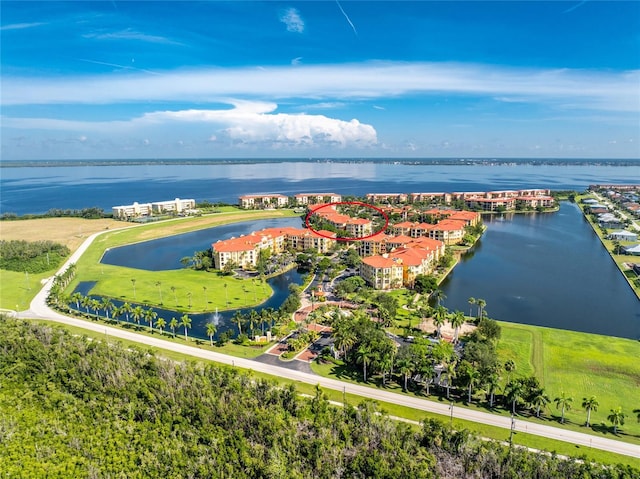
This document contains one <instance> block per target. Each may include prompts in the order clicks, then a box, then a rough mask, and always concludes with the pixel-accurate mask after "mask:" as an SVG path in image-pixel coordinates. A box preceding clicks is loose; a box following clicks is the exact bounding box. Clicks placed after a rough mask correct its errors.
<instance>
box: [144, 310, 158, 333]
mask: <svg viewBox="0 0 640 479" xmlns="http://www.w3.org/2000/svg"><path fill="white" fill-rule="evenodd" d="M157 317H158V313H156V312H155V311H154V310H153V309H147V310H146V311H145V312H144V320H145V321H146V322H147V323H149V330H150V331H152V330H153V320H154V319H156V318H157Z"/></svg>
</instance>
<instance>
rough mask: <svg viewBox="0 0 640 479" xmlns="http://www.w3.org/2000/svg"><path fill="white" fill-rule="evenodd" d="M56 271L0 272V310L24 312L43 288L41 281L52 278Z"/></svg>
mask: <svg viewBox="0 0 640 479" xmlns="http://www.w3.org/2000/svg"><path fill="white" fill-rule="evenodd" d="M54 273H55V271H49V272H46V273H40V274H29V276H28V278H27V275H25V274H24V273H17V272H15V271H7V270H5V269H2V270H0V309H11V310H17V311H24V310H25V309H29V304H31V300H32V299H33V297H34V296H35V295H36V293H37V292H38V291H40V289H41V288H42V285H41V283H40V281H42V280H43V279H44V278H48V277H49V276H52V275H53V274H54Z"/></svg>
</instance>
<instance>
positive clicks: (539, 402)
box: [531, 388, 551, 418]
mask: <svg viewBox="0 0 640 479" xmlns="http://www.w3.org/2000/svg"><path fill="white" fill-rule="evenodd" d="M549 402H551V400H550V399H549V396H547V393H546V391H545V390H544V388H537V389H535V390H534V391H533V393H532V394H531V406H533V407H535V408H536V417H538V418H539V417H540V409H541V408H543V407H545V406H546V405H547V404H549Z"/></svg>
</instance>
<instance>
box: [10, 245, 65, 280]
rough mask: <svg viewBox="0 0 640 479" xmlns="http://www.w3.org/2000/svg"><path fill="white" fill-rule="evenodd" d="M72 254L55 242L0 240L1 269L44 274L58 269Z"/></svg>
mask: <svg viewBox="0 0 640 479" xmlns="http://www.w3.org/2000/svg"><path fill="white" fill-rule="evenodd" d="M69 254H70V251H69V248H67V247H66V246H64V245H61V244H59V243H55V242H53V241H48V240H44V241H25V240H0V269H6V270H8V271H19V272H22V271H26V272H27V273H44V272H45V271H50V270H52V269H55V268H57V267H58V266H60V264H62V262H63V261H64V259H65V258H66V257H67V256H68V255H69Z"/></svg>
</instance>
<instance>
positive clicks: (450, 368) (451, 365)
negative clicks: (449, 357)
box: [441, 361, 456, 399]
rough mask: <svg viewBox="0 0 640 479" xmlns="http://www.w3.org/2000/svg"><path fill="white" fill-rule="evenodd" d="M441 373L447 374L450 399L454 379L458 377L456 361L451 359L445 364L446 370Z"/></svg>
mask: <svg viewBox="0 0 640 479" xmlns="http://www.w3.org/2000/svg"><path fill="white" fill-rule="evenodd" d="M441 374H444V375H445V376H447V399H449V389H451V386H452V385H453V380H454V379H455V377H456V363H455V361H450V362H448V363H447V364H445V367H444V371H442V373H441Z"/></svg>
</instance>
